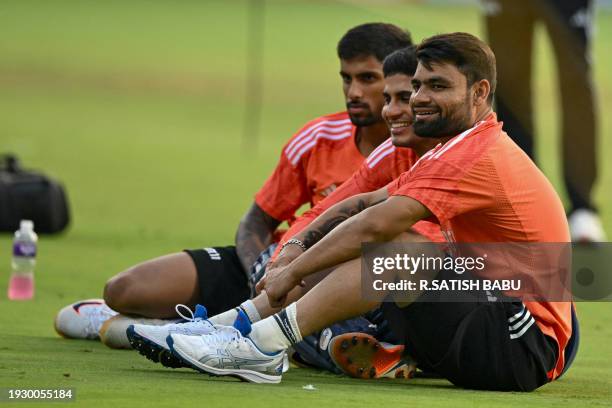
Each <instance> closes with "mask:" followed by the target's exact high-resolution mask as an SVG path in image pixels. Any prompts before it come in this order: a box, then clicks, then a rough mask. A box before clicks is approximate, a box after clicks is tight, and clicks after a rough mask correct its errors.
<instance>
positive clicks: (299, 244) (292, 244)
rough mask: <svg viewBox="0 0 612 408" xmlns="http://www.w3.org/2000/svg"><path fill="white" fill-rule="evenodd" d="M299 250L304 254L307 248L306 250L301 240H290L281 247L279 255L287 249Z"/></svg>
mask: <svg viewBox="0 0 612 408" xmlns="http://www.w3.org/2000/svg"><path fill="white" fill-rule="evenodd" d="M296 247H297V248H299V249H300V250H301V252H306V250H307V249H308V248H306V245H305V244H304V243H303V242H302V240H300V239H297V238H291V239H290V240H288V241H287V242H285V243H284V244H283V247H282V248H281V253H282V252H284V251H285V250H286V249H287V248H296Z"/></svg>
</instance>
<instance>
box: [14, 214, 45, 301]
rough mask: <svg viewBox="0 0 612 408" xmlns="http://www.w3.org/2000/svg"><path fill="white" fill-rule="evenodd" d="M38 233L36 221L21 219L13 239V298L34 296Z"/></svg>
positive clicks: (30, 297) (22, 298) (20, 298)
mask: <svg viewBox="0 0 612 408" xmlns="http://www.w3.org/2000/svg"><path fill="white" fill-rule="evenodd" d="M37 241H38V235H36V233H35V232H34V223H33V222H32V221H30V220H21V223H20V225H19V229H18V230H17V231H15V238H14V239H13V261H12V262H11V266H12V268H13V270H12V273H11V279H10V281H9V286H8V297H9V299H11V300H27V299H32V297H34V266H35V265H36V243H37Z"/></svg>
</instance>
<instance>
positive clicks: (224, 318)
mask: <svg viewBox="0 0 612 408" xmlns="http://www.w3.org/2000/svg"><path fill="white" fill-rule="evenodd" d="M236 316H238V310H236V308H234V309H230V310H228V311H225V312H223V313H219V314H218V315H215V316H213V317H211V318H210V319H208V321H210V322H211V323H212V324H214V325H221V326H231V325H233V324H234V320H236Z"/></svg>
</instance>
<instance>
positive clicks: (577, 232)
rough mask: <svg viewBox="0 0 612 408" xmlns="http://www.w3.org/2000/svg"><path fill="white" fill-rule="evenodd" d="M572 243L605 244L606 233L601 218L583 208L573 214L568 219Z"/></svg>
mask: <svg viewBox="0 0 612 408" xmlns="http://www.w3.org/2000/svg"><path fill="white" fill-rule="evenodd" d="M567 221H568V223H569V228H570V236H571V238H572V242H582V243H591V242H604V241H606V233H605V232H604V229H603V226H602V225H601V220H600V219H599V216H598V215H597V214H596V213H595V212H594V211H591V210H587V209H584V208H581V209H579V210H576V211H574V212H572V213H571V214H570V216H569V218H568V220H567Z"/></svg>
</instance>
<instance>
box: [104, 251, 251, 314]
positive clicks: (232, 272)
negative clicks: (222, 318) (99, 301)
mask: <svg viewBox="0 0 612 408" xmlns="http://www.w3.org/2000/svg"><path fill="white" fill-rule="evenodd" d="M249 292H250V289H249V285H248V281H247V278H246V273H245V272H244V271H243V269H242V266H241V264H240V261H239V259H238V256H237V254H236V250H235V247H214V248H204V249H197V250H188V251H185V252H181V253H176V254H172V255H167V256H163V257H160V258H156V259H153V260H151V261H147V262H144V263H142V264H139V265H136V266H135V267H133V268H130V269H128V270H127V271H125V272H122V273H120V274H119V275H117V276H115V277H113V278H112V279H111V280H109V282H108V283H107V284H106V287H105V290H104V297H105V300H106V302H107V304H108V305H109V306H110V307H111V308H113V309H115V310H117V311H119V312H120V313H123V314H137V315H141V316H145V317H156V318H166V317H174V316H176V313H175V310H174V306H175V305H176V304H178V303H182V304H185V305H187V306H189V307H191V308H193V307H194V306H195V304H196V303H201V304H203V305H204V306H206V308H207V309H208V313H209V314H210V315H215V314H217V313H219V312H222V311H224V310H227V309H229V308H231V307H233V306H235V305H237V304H240V303H241V302H242V301H244V300H246V299H248V297H249Z"/></svg>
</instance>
